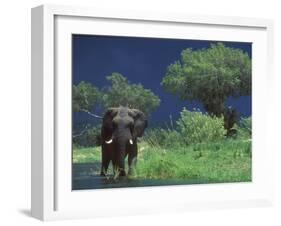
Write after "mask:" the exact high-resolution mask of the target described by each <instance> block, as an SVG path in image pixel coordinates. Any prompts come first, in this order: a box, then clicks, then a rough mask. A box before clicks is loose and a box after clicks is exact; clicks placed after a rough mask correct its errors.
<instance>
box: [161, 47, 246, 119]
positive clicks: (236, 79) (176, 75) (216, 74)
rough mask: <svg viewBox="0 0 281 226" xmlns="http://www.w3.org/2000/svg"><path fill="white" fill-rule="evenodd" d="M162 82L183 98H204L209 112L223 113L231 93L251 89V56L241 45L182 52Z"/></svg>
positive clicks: (240, 94)
mask: <svg viewBox="0 0 281 226" xmlns="http://www.w3.org/2000/svg"><path fill="white" fill-rule="evenodd" d="M161 84H162V85H163V87H164V89H165V90H166V91H167V92H169V93H172V94H175V95H178V96H179V97H180V98H181V99H182V100H191V101H193V100H197V101H200V102H202V104H203V105H204V107H205V109H206V111H207V112H209V114H214V115H216V116H220V115H221V114H223V111H224V103H225V101H226V99H227V98H228V97H230V96H233V97H238V96H242V95H249V94H250V92H251V59H250V57H249V56H248V54H247V53H244V52H243V51H242V50H240V49H234V48H230V47H225V46H224V44H222V43H218V44H212V45H211V47H210V48H207V49H199V50H192V49H191V48H188V49H186V50H184V51H182V53H181V59H180V60H178V61H176V62H175V63H173V64H171V65H170V66H169V67H168V68H167V72H166V75H165V77H164V78H163V80H162V82H161Z"/></svg>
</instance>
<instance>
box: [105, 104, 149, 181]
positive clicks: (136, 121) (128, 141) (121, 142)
mask: <svg viewBox="0 0 281 226" xmlns="http://www.w3.org/2000/svg"><path fill="white" fill-rule="evenodd" d="M146 127H147V119H146V116H145V114H144V113H143V112H142V111H140V110H138V109H131V108H128V107H123V106H120V107H116V108H109V109H108V110H107V111H106V112H105V114H104V116H103V120H102V127H101V142H102V144H101V154H102V162H101V173H100V175H101V176H107V169H108V166H109V164H110V162H111V161H112V165H113V172H114V179H116V178H118V177H119V176H120V177H121V176H126V171H125V158H126V156H127V155H128V168H129V169H128V174H129V175H132V174H133V171H134V169H135V166H136V162H137V154H138V147H137V138H138V137H141V136H143V133H144V130H145V128H146Z"/></svg>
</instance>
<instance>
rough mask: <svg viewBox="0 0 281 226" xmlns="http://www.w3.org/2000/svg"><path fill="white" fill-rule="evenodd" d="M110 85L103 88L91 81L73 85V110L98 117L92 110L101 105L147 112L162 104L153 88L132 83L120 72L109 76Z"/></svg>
mask: <svg viewBox="0 0 281 226" xmlns="http://www.w3.org/2000/svg"><path fill="white" fill-rule="evenodd" d="M107 80H108V81H109V82H110V83H111V84H110V86H108V87H104V88H102V89H100V90H99V89H98V88H96V87H95V86H94V85H92V84H91V83H86V82H84V81H81V82H80V83H79V84H78V85H73V94H72V98H73V111H75V112H79V111H83V112H86V113H88V114H90V115H92V116H95V117H97V115H95V114H93V113H92V112H91V111H95V108H96V107H97V106H98V105H100V106H102V107H103V108H110V107H119V106H121V105H122V106H128V107H130V108H136V109H139V110H141V111H143V112H144V113H146V114H149V113H151V112H152V111H154V110H155V109H156V108H157V107H158V106H159V104H160V99H159V97H158V96H156V95H155V94H154V93H153V92H152V91H151V90H149V89H145V88H144V87H143V86H142V85H141V84H131V83H130V82H129V81H128V79H127V78H125V77H124V76H123V75H121V74H119V73H112V74H111V75H110V76H107Z"/></svg>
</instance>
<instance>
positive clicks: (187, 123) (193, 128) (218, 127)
mask: <svg viewBox="0 0 281 226" xmlns="http://www.w3.org/2000/svg"><path fill="white" fill-rule="evenodd" d="M177 125H178V128H179V132H180V134H181V136H182V138H183V139H184V141H185V143H186V144H191V143H201V142H214V141H219V140H222V139H224V137H225V134H226V130H225V129H224V120H223V118H222V117H210V116H209V115H208V114H203V113H202V112H200V111H194V112H191V111H188V110H186V109H185V108H184V109H183V111H182V112H181V116H180V118H179V120H178V121H177Z"/></svg>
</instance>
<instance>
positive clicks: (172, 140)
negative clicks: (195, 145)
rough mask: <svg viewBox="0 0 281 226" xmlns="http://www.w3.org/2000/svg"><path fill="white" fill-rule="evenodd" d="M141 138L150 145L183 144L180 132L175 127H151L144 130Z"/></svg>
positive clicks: (172, 145) (171, 145) (168, 145)
mask: <svg viewBox="0 0 281 226" xmlns="http://www.w3.org/2000/svg"><path fill="white" fill-rule="evenodd" d="M143 140H144V141H145V142H146V143H148V144H149V145H150V146H152V147H163V148H165V147H168V148H169V147H177V146H181V145H184V143H183V139H182V136H181V134H180V133H179V132H178V131H176V130H175V129H169V128H168V129H163V128H152V129H149V130H147V131H146V133H145V136H144V138H143Z"/></svg>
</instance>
